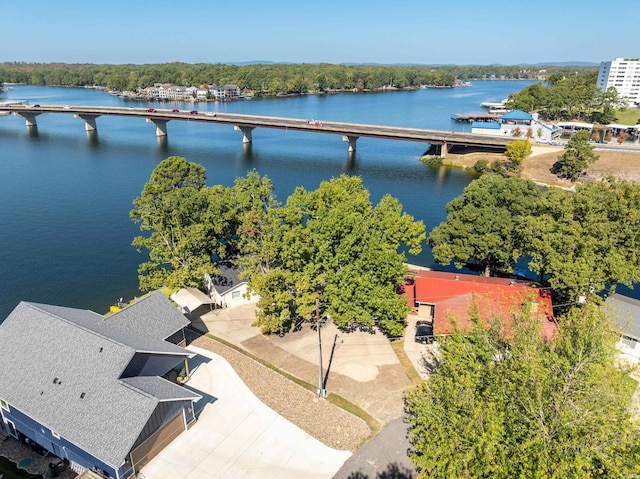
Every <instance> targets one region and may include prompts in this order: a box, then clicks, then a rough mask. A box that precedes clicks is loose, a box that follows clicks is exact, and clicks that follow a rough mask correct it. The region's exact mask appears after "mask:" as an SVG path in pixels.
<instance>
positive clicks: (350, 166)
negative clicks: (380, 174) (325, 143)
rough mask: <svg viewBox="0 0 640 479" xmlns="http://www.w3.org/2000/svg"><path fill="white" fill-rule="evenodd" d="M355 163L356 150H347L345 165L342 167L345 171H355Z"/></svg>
mask: <svg viewBox="0 0 640 479" xmlns="http://www.w3.org/2000/svg"><path fill="white" fill-rule="evenodd" d="M357 166H358V165H357V164H356V152H355V151H348V152H347V165H346V167H345V169H344V172H345V173H353V172H354V171H355V169H356V168H357Z"/></svg>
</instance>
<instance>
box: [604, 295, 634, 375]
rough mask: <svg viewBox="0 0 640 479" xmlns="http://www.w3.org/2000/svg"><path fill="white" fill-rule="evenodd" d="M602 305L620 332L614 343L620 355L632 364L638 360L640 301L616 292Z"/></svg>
mask: <svg viewBox="0 0 640 479" xmlns="http://www.w3.org/2000/svg"><path fill="white" fill-rule="evenodd" d="M604 307H605V309H606V311H607V314H608V315H609V318H610V319H611V321H612V323H613V327H614V328H615V330H616V331H617V333H618V334H620V338H619V340H618V342H617V344H616V347H617V348H618V351H619V352H620V357H621V358H622V359H624V360H625V361H627V362H630V363H632V364H634V363H638V362H640V301H638V300H637V299H633V298H629V297H628V296H623V295H621V294H618V293H616V294H613V295H611V296H609V297H608V298H607V299H606V301H605V303H604Z"/></svg>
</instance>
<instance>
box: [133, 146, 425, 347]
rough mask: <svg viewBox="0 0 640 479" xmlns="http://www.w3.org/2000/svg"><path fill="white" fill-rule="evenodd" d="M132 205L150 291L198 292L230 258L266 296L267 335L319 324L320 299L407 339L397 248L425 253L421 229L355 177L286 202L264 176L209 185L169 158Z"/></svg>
mask: <svg viewBox="0 0 640 479" xmlns="http://www.w3.org/2000/svg"><path fill="white" fill-rule="evenodd" d="M134 206H135V208H134V209H133V210H132V211H131V217H132V219H133V220H134V221H135V222H136V223H138V224H140V228H141V230H142V231H143V232H146V233H147V234H143V235H140V236H138V237H136V238H135V239H134V241H133V245H134V246H135V247H136V248H138V250H142V249H146V250H148V251H149V261H146V262H144V263H142V264H141V265H140V268H139V270H138V271H139V279H140V289H142V290H144V291H146V290H150V289H155V288H158V287H160V286H168V287H171V288H176V289H177V288H180V287H183V286H185V285H190V286H196V287H197V286H201V285H202V281H203V277H204V274H205V273H216V272H217V268H216V265H215V262H214V261H213V260H214V259H215V258H219V259H226V260H229V259H230V260H233V261H234V262H235V264H236V265H237V266H239V267H241V268H242V273H241V277H243V278H244V279H246V280H247V282H248V285H249V288H250V289H251V290H252V291H253V292H255V293H256V294H258V295H259V296H260V300H259V303H258V308H257V311H258V312H257V322H256V325H257V326H260V327H261V328H262V329H263V331H265V332H267V333H285V332H288V331H290V330H292V329H294V328H295V327H296V325H299V324H301V323H302V322H304V321H312V320H314V319H315V310H316V304H318V303H319V304H320V309H321V312H322V314H323V315H324V314H330V315H331V316H332V318H333V320H334V322H335V323H336V324H337V325H338V326H340V327H343V328H361V329H363V328H364V329H369V328H376V327H379V328H380V329H382V330H383V331H385V332H387V333H388V334H390V335H392V336H398V335H402V332H403V330H404V318H405V317H406V314H407V312H408V311H409V308H408V306H407V302H406V299H405V298H403V297H401V296H399V295H398V294H397V288H398V286H399V285H400V284H401V283H402V281H403V278H404V275H405V273H406V267H405V266H404V261H405V256H404V254H403V253H401V252H399V249H400V247H401V246H403V247H406V248H407V249H408V250H409V252H411V253H412V254H417V253H419V252H420V250H421V248H422V244H423V242H424V240H425V238H426V233H425V227H424V224H423V223H422V222H421V221H415V220H414V219H413V217H412V216H410V215H408V214H407V213H404V212H403V211H402V205H401V204H400V203H399V202H398V200H397V199H395V198H393V197H391V196H389V195H386V196H384V197H383V198H382V199H381V200H380V201H379V202H378V204H376V205H373V204H372V203H371V201H370V199H369V193H368V191H367V190H366V189H365V188H364V187H363V185H362V181H361V180H360V179H359V178H356V177H347V176H341V177H339V178H335V179H333V180H331V181H325V182H322V183H321V184H320V186H319V187H318V189H316V190H315V191H307V190H305V189H304V188H302V187H299V188H297V189H296V190H295V191H294V193H293V194H292V195H291V196H289V198H288V199H287V200H286V202H285V203H280V202H279V201H278V200H277V198H276V197H275V195H274V192H273V184H272V183H271V181H270V180H269V178H267V177H266V176H260V175H259V174H258V173H256V172H250V173H249V174H247V176H245V177H242V178H238V179H237V180H236V182H235V184H234V186H233V187H230V188H227V187H224V186H221V185H214V186H211V187H207V186H206V185H205V170H204V167H202V166H201V165H197V164H194V163H190V162H188V161H187V160H186V159H184V158H181V157H169V158H167V159H166V160H164V161H163V162H161V163H160V164H159V165H158V166H157V167H156V169H155V170H154V171H153V173H152V175H151V178H150V179H149V181H148V182H147V183H146V184H145V186H144V188H143V191H142V193H141V195H140V196H139V197H138V198H136V199H135V200H134Z"/></svg>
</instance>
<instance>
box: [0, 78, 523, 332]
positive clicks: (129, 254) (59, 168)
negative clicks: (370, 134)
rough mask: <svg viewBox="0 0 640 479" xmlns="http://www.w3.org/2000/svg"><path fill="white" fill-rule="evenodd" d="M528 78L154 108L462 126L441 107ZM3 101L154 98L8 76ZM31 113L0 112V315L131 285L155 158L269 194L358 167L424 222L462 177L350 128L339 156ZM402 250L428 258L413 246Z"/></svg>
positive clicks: (454, 107) (476, 106) (215, 131)
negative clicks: (176, 159) (175, 158)
mask: <svg viewBox="0 0 640 479" xmlns="http://www.w3.org/2000/svg"><path fill="white" fill-rule="evenodd" d="M528 84H530V82H524V81H523V82H520V81H487V82H474V84H473V86H471V87H467V88H456V89H442V90H417V91H409V92H387V93H371V94H337V95H325V96H316V95H309V96H304V97H293V98H284V99H264V100H260V99H255V100H251V101H244V102H227V103H206V104H205V103H199V104H197V105H196V106H195V107H194V106H193V104H181V103H175V104H172V103H162V104H157V106H159V107H161V108H168V107H169V108H173V107H174V106H172V105H176V106H175V107H176V108H180V109H184V108H188V109H193V108H197V109H199V110H210V111H227V112H234V113H247V114H259V115H274V116H283V117H295V118H316V119H319V120H336V121H348V122H359V123H371V124H387V125H398V126H410V127H421V128H434V129H442V130H455V131H470V126H469V125H465V124H457V123H455V122H453V121H451V120H450V116H451V114H452V113H469V112H477V111H481V107H480V103H481V102H483V101H499V100H501V99H503V98H505V97H506V96H508V94H509V93H511V92H513V91H518V90H520V89H522V88H523V87H524V86H526V85H528ZM7 99H21V100H28V101H29V102H31V103H40V104H48V103H51V104H69V105H113V106H122V105H127V106H147V105H149V106H152V105H154V104H148V103H146V102H145V103H141V104H140V105H135V104H133V103H131V102H125V101H123V100H121V99H119V98H117V97H114V96H111V95H109V94H107V93H104V92H100V91H97V90H92V89H83V88H55V87H33V86H21V85H16V86H14V87H13V90H11V91H7V92H4V93H2V94H0V101H2V100H7ZM37 121H38V128H37V133H33V132H29V131H28V130H27V128H26V127H25V123H24V119H22V118H20V117H14V116H4V117H0V321H2V320H3V319H4V318H5V317H6V315H7V314H8V313H9V312H10V311H11V310H12V309H13V308H14V307H15V306H16V304H17V303H18V302H19V301H21V300H26V301H34V302H42V303H51V304H59V305H64V306H71V307H79V308H86V309H91V310H94V311H97V312H100V313H103V312H105V311H107V310H108V308H109V306H110V305H112V304H114V303H115V302H116V300H117V299H118V298H120V297H124V298H125V300H128V299H131V298H132V297H133V296H136V295H139V294H140V292H139V291H138V288H137V286H138V278H137V267H138V264H139V263H141V262H143V261H145V259H146V254H145V253H144V252H143V253H137V252H136V251H135V249H134V248H133V247H131V240H132V239H133V237H134V236H135V235H137V234H138V233H139V231H138V228H137V226H136V225H134V224H133V223H132V222H131V220H130V219H129V211H130V209H131V207H132V204H131V202H132V200H133V199H134V198H135V197H136V196H138V195H139V194H140V191H141V190H142V187H143V186H144V184H145V182H146V181H147V180H148V179H149V176H150V174H151V172H152V171H153V169H154V168H155V166H156V165H157V164H158V163H159V162H160V161H162V160H163V159H164V158H166V157H167V156H171V155H179V156H184V157H186V158H187V159H188V160H190V161H194V162H198V163H201V164H202V165H204V166H205V167H206V170H207V182H208V184H224V185H227V186H230V185H232V184H233V181H234V179H235V178H236V177H238V176H242V175H245V174H246V173H247V171H249V170H252V169H256V170H257V171H258V172H259V173H261V174H266V175H267V176H269V177H270V178H271V179H272V180H273V182H274V184H275V187H276V193H277V194H278V197H279V198H280V199H281V200H285V199H286V197H287V196H288V195H289V194H291V192H292V191H293V190H294V188H295V187H296V186H299V185H302V186H304V187H305V188H307V189H315V188H317V187H318V185H319V183H320V182H321V181H322V180H327V179H331V178H333V177H336V176H339V175H340V174H343V173H346V174H350V175H358V176H360V177H362V179H363V182H364V185H365V187H366V188H368V189H369V191H370V193H371V198H372V201H374V202H377V201H378V200H379V199H380V198H381V197H382V196H383V195H384V194H386V193H390V194H391V195H393V196H395V197H397V198H398V199H399V200H400V201H401V203H402V204H403V205H404V208H405V210H406V211H408V212H409V213H410V214H412V215H414V216H415V217H416V218H418V219H421V220H423V221H424V222H425V224H426V226H427V230H430V229H431V228H433V227H434V226H436V225H437V224H439V223H440V222H441V221H443V220H444V219H445V216H446V212H445V209H444V206H445V204H446V203H447V202H449V201H450V200H451V199H453V198H454V197H456V196H458V195H459V194H460V193H461V192H462V190H463V189H464V187H465V186H466V185H467V184H468V183H469V181H471V179H472V178H471V177H470V176H469V175H468V174H466V173H465V172H463V171H460V170H452V169H433V168H430V167H428V166H425V165H423V164H422V163H420V162H419V161H418V158H419V156H420V155H421V154H423V153H424V150H425V145H424V144H420V143H411V142H402V141H388V140H375V139H366V138H363V139H360V140H358V144H357V152H356V154H355V158H354V159H353V161H349V159H348V154H347V145H346V143H344V142H342V139H341V137H340V136H337V135H336V136H334V135H320V134H313V133H301V132H290V131H279V130H269V129H256V130H254V132H253V144H252V145H251V146H249V147H245V146H243V145H242V142H241V134H240V133H239V132H236V131H233V129H232V128H231V127H229V126H224V125H210V124H202V123H189V122H180V121H175V122H170V123H169V124H168V133H169V136H168V139H165V140H164V141H163V140H158V139H157V138H156V136H155V127H154V126H153V125H152V124H148V123H145V122H144V121H143V120H141V119H134V118H119V117H112V118H110V117H100V118H98V119H97V125H98V132H97V134H93V135H91V134H88V133H87V132H85V131H84V123H83V121H81V120H78V119H74V118H73V116H72V115H53V114H50V115H47V114H43V115H40V116H39V117H38V119H37ZM408 260H409V261H410V262H414V263H417V264H422V265H425V266H429V265H433V258H432V257H431V254H430V251H429V248H428V246H427V245H426V244H425V248H424V251H423V253H422V254H420V255H419V256H416V257H409V258H408Z"/></svg>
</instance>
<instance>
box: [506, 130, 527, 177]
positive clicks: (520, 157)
mask: <svg viewBox="0 0 640 479" xmlns="http://www.w3.org/2000/svg"><path fill="white" fill-rule="evenodd" d="M518 136H519V135H518ZM530 154H531V143H529V141H528V140H517V141H512V142H511V143H509V144H508V145H507V151H506V153H505V156H506V157H507V158H509V161H510V163H511V165H510V166H511V168H512V169H517V168H519V167H520V165H522V162H523V161H524V159H525V158H526V157H527V156H529V155H530Z"/></svg>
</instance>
